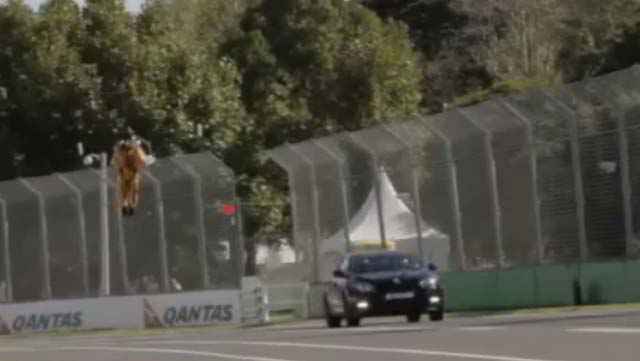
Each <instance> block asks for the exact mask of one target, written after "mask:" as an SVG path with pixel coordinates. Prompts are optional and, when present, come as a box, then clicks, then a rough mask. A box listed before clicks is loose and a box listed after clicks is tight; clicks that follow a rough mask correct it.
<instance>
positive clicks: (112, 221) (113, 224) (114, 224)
mask: <svg viewBox="0 0 640 361" xmlns="http://www.w3.org/2000/svg"><path fill="white" fill-rule="evenodd" d="M94 173H96V174H97V173H98V172H97V171H96V172H94ZM118 192H119V190H118V188H117V184H116V178H115V171H113V170H109V174H108V178H107V202H108V203H109V210H108V215H107V217H108V221H109V227H108V229H109V254H110V256H109V260H110V262H109V265H110V266H109V271H110V272H109V274H110V278H109V281H110V292H111V294H114V295H118V294H132V293H136V292H144V287H143V284H142V283H141V282H140V280H135V279H132V278H130V274H129V257H128V254H129V253H128V249H129V243H128V240H127V233H126V231H125V217H124V216H123V214H122V211H121V208H120V204H119V202H120V200H119V197H118ZM98 196H99V194H98ZM97 204H100V202H99V201H98V202H97ZM98 247H99V246H98ZM98 252H100V253H98V254H101V251H100V248H98ZM133 281H137V282H135V283H134V282H133Z"/></svg>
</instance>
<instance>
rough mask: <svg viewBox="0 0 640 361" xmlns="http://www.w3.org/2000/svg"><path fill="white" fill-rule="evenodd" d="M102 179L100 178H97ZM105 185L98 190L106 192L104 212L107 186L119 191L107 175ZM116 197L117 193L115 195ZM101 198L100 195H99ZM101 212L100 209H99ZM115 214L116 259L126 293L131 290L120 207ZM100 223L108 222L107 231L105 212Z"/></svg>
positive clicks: (107, 195)
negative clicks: (103, 188) (104, 187)
mask: <svg viewBox="0 0 640 361" xmlns="http://www.w3.org/2000/svg"><path fill="white" fill-rule="evenodd" d="M93 171H94V172H95V173H96V174H97V176H98V177H101V171H98V170H95V169H94V170H93ZM99 179H102V178H99ZM105 179H106V181H105V183H104V184H105V186H106V189H105V190H104V191H103V190H102V189H101V190H100V192H104V194H106V199H105V202H106V204H107V208H103V209H104V210H105V212H109V208H110V207H109V187H111V188H113V189H114V191H113V192H114V193H116V194H117V192H119V190H118V189H117V188H118V186H117V184H115V183H114V182H113V181H110V180H109V178H108V175H107V178H105ZM101 194H102V193H101ZM116 197H117V195H116ZM101 198H102V195H101ZM101 212H102V211H101ZM114 215H115V222H116V227H117V228H116V235H117V242H118V243H117V245H116V246H117V247H118V256H119V257H118V259H119V260H120V270H121V272H122V285H123V287H124V288H125V291H126V292H127V293H129V291H131V289H130V285H129V268H128V262H127V247H126V245H125V232H124V225H123V222H122V212H120V209H117V210H116V211H115V212H114ZM100 217H101V224H100V226H101V227H102V222H108V223H105V224H107V232H108V229H109V218H108V217H109V214H108V213H106V219H105V215H104V214H101V216H100ZM101 234H103V235H104V230H101ZM107 236H109V233H107Z"/></svg>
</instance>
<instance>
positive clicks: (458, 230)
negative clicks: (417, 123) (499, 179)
mask: <svg viewBox="0 0 640 361" xmlns="http://www.w3.org/2000/svg"><path fill="white" fill-rule="evenodd" d="M427 126H428V128H429V130H430V131H431V132H433V134H435V135H436V136H437V137H438V138H440V140H442V142H443V144H444V148H445V153H446V161H447V169H448V173H449V178H450V182H449V192H451V198H452V199H451V213H452V214H453V223H454V232H455V234H454V236H455V238H456V243H457V247H458V258H459V262H460V265H459V266H460V269H461V270H463V271H464V270H466V269H467V256H466V252H465V250H464V236H463V233H462V211H461V210H460V194H459V193H458V170H457V168H456V161H455V159H454V157H453V147H452V145H451V140H449V138H447V137H446V136H445V135H444V133H442V132H441V131H440V130H439V129H437V128H436V127H434V126H431V125H427Z"/></svg>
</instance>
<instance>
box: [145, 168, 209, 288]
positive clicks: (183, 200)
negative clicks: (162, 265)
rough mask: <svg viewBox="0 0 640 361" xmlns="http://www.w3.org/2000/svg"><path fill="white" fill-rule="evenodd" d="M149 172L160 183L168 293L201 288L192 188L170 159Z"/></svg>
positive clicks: (196, 225)
mask: <svg viewBox="0 0 640 361" xmlns="http://www.w3.org/2000/svg"><path fill="white" fill-rule="evenodd" d="M149 172H150V173H151V174H153V176H154V177H155V178H157V179H158V180H159V181H160V182H161V183H162V200H163V206H164V224H165V226H164V228H165V231H166V234H165V238H166V243H167V244H166V246H167V255H168V256H167V258H168V259H167V262H168V265H167V267H168V270H167V271H168V272H169V278H170V284H169V289H170V291H172V292H175V291H188V290H195V289H200V288H202V286H203V276H204V274H203V273H202V265H201V264H200V262H199V261H197V260H199V259H200V257H199V252H200V251H199V239H200V235H199V234H198V232H199V231H200V230H199V228H198V223H197V221H198V217H199V216H200V215H199V214H196V209H195V208H194V204H195V200H194V194H195V193H194V192H195V189H194V187H195V184H194V182H193V179H192V178H191V177H190V176H189V174H188V173H187V172H186V171H184V170H183V169H181V168H180V167H178V165H177V164H176V163H175V162H173V161H172V160H171V159H161V160H158V161H157V162H156V163H155V164H153V166H151V167H149Z"/></svg>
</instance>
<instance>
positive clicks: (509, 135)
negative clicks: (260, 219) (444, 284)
mask: <svg viewBox="0 0 640 361" xmlns="http://www.w3.org/2000/svg"><path fill="white" fill-rule="evenodd" d="M269 155H270V157H271V159H272V160H273V161H274V162H275V163H277V164H278V165H279V166H281V167H282V168H283V169H284V170H286V171H287V173H288V177H289V188H290V196H291V203H292V204H291V205H292V215H293V217H292V218H293V234H292V240H293V244H294V246H295V247H296V248H297V249H299V250H304V252H303V253H304V255H305V256H304V258H305V260H304V264H305V265H306V269H308V270H309V272H308V273H303V272H299V273H296V276H297V278H298V280H299V281H308V282H312V283H315V282H323V281H328V280H329V279H330V278H331V271H332V270H333V269H334V267H335V266H336V262H337V260H339V259H340V256H341V255H343V254H345V253H346V252H348V251H349V250H351V249H353V248H355V247H363V246H367V245H370V244H375V245H379V246H382V247H388V246H392V247H394V248H396V249H400V250H404V251H407V252H410V253H412V254H414V255H416V256H418V257H420V258H422V259H424V260H429V261H432V262H435V263H436V264H437V265H438V266H439V267H440V268H441V269H444V270H464V271H479V270H493V269H509V268H513V267H516V266H529V265H540V264H562V263H573V262H586V261H602V260H624V259H637V258H638V257H639V256H640V240H639V238H638V235H639V233H640V166H639V164H640V66H634V67H632V68H629V69H626V70H623V71H619V72H615V73H611V74H608V75H606V76H603V77H600V78H594V79H590V80H586V81H584V82H580V83H575V84H570V85H567V86H562V87H559V88H554V89H548V90H532V91H528V92H525V93H522V94H518V95H513V96H508V97H502V98H493V99H491V100H489V101H486V102H483V103H480V104H476V105H473V106H469V107H464V108H454V109H450V110H448V111H446V112H444V113H442V114H438V115H434V116H415V117H412V118H410V119H392V121H390V122H385V124H384V125H379V126H375V127H372V128H368V129H364V130H361V131H357V132H352V133H342V134H337V135H334V136H330V137H326V138H321V139H314V140H310V141H306V142H302V143H298V144H286V145H283V146H281V147H278V148H276V149H273V150H271V151H270V152H269Z"/></svg>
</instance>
